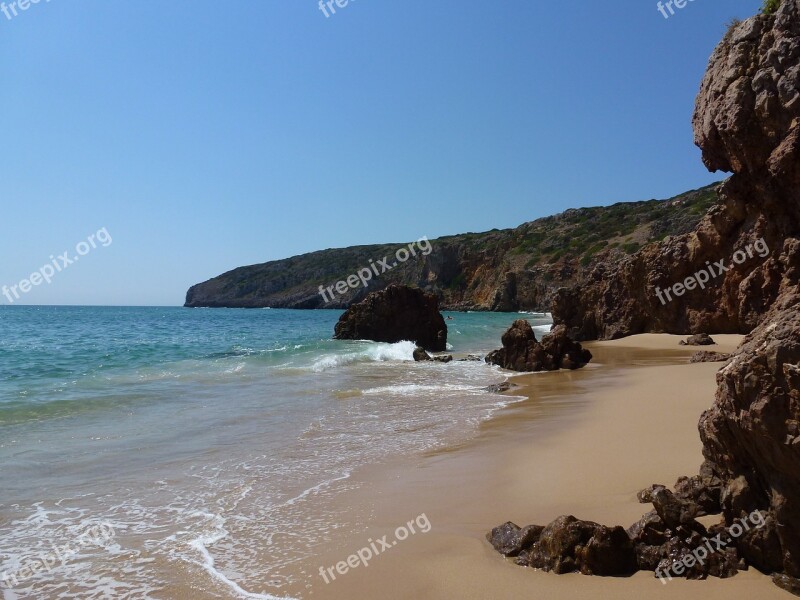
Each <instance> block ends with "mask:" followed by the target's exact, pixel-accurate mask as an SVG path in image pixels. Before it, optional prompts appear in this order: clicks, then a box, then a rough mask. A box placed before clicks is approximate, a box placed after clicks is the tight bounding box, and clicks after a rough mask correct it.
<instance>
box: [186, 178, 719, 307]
mask: <svg viewBox="0 0 800 600" xmlns="http://www.w3.org/2000/svg"><path fill="white" fill-rule="evenodd" d="M713 187H714V186H708V187H704V188H701V189H699V190H693V191H690V192H686V193H684V194H680V195H679V196H675V197H674V198H670V199H667V200H647V201H643V202H622V203H618V204H614V205H612V206H598V207H592V208H579V209H570V210H567V211H565V212H563V213H561V214H558V215H554V216H551V217H544V218H542V219H537V220H536V221H531V222H529V223H524V224H522V225H520V226H519V227H517V228H514V229H504V230H496V229H495V230H492V231H487V232H485V233H466V234H462V235H455V236H447V237H443V238H438V239H433V240H430V242H429V243H430V247H428V246H427V244H424V245H423V247H422V248H420V247H419V244H418V247H417V249H416V252H415V256H412V257H411V258H410V259H409V260H406V261H403V262H402V263H401V262H400V260H399V258H400V257H398V253H402V252H405V250H404V249H403V245H402V244H378V245H369V246H353V247H350V248H337V249H331V250H321V251H319V252H313V253H310V254H303V255H300V256H294V257H292V258H287V259H283V260H277V261H273V262H268V263H263V264H258V265H251V266H246V267H239V268H238V269H234V270H232V271H228V272H227V273H223V274H222V275H219V276H217V277H214V278H213V279H210V280H208V281H205V282H203V283H199V284H197V285H194V286H192V287H191V288H190V289H189V290H188V292H187V294H186V303H185V306H189V307H201V306H202V307H235V308H261V307H273V308H303V309H313V308H336V309H344V308H347V307H349V306H350V305H352V304H354V303H357V302H360V301H361V300H363V299H364V298H365V297H366V296H367V294H368V293H370V292H374V291H376V290H381V289H384V288H385V287H388V286H389V285H391V284H401V285H411V286H415V287H419V288H421V289H424V290H425V291H427V292H431V293H433V294H436V296H438V298H439V306H440V307H442V309H443V310H483V311H512V312H513V311H520V310H533V311H539V312H544V311H549V307H550V304H551V302H552V298H553V294H554V293H555V291H556V290H557V289H558V288H560V287H563V286H565V285H571V284H573V283H580V282H583V281H584V280H585V279H586V276H587V275H588V273H590V272H591V270H592V268H593V266H594V265H596V264H600V263H604V262H609V263H615V262H617V261H619V260H620V259H621V258H623V257H626V256H628V255H629V254H631V253H633V252H635V251H636V250H637V249H638V248H639V247H640V246H641V245H642V244H646V243H647V242H649V241H652V240H657V239H661V238H662V237H663V236H664V235H679V234H682V233H686V232H689V231H691V230H692V229H694V227H695V226H696V225H697V223H698V221H699V220H700V218H701V216H702V215H703V214H704V213H705V212H706V211H707V210H708V208H709V207H710V206H711V205H712V204H714V203H715V202H716V201H717V198H716V193H715V192H714V189H713ZM401 257H402V258H406V257H403V256H402V255H401ZM382 260H383V263H382V264H381V261H382ZM383 264H385V265H386V266H385V267H384V266H383ZM370 265H375V269H376V271H374V272H373V275H374V276H373V277H372V279H371V280H370V281H369V287H364V286H363V285H360V284H359V282H358V281H357V280H354V281H353V283H354V285H353V286H351V285H350V284H349V283H348V279H349V277H350V276H351V275H352V274H357V273H360V272H363V271H364V269H366V270H367V272H368V271H369V268H370ZM338 282H342V283H341V285H342V287H341V288H340V289H341V291H340V290H337V289H336V285H337V283H338ZM320 286H323V289H322V290H320ZM328 286H331V289H330V290H326V289H325V288H327V287H328Z"/></svg>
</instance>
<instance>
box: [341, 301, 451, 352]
mask: <svg viewBox="0 0 800 600" xmlns="http://www.w3.org/2000/svg"><path fill="white" fill-rule="evenodd" d="M334 337H335V338H336V339H337V340H373V341H375V342H389V343H395V342H402V341H406V340H408V341H412V342H415V343H416V344H417V345H418V346H421V347H422V348H424V349H425V350H428V351H430V352H441V351H443V350H445V349H446V347H447V325H446V324H445V321H444V317H442V315H441V314H440V313H439V301H438V300H437V298H436V296H434V295H433V294H426V293H425V292H423V291H422V290H420V289H418V288H411V287H408V286H401V285H390V286H389V287H387V288H386V289H385V290H381V291H379V292H373V293H371V294H370V295H369V296H367V297H366V298H365V299H364V300H363V301H362V302H359V303H358V304H354V305H353V306H351V307H350V308H349V309H348V310H347V311H346V312H345V313H344V314H343V315H342V316H341V318H340V319H339V322H338V323H337V324H336V329H335V335H334Z"/></svg>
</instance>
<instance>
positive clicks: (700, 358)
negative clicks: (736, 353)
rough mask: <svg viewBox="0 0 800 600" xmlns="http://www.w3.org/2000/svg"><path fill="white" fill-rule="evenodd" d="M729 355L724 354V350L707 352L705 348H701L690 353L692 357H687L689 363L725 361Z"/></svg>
mask: <svg viewBox="0 0 800 600" xmlns="http://www.w3.org/2000/svg"><path fill="white" fill-rule="evenodd" d="M730 357H731V355H730V354H726V353H724V352H709V351H707V350H701V351H700V352H695V353H694V354H692V357H691V358H690V359H689V362H690V363H693V364H694V363H709V362H725V361H726V360H728V359H730Z"/></svg>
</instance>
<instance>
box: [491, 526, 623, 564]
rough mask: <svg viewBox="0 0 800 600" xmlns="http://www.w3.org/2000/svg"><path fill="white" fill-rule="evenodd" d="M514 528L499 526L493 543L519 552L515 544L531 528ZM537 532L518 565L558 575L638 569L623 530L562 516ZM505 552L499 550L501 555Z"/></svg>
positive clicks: (492, 537) (521, 554)
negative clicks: (523, 532) (575, 572)
mask: <svg viewBox="0 0 800 600" xmlns="http://www.w3.org/2000/svg"><path fill="white" fill-rule="evenodd" d="M515 527H516V526H515V525H514V524H513V523H506V524H504V525H501V526H500V527H496V528H495V529H493V530H492V533H491V534H489V539H490V541H492V539H495V540H498V543H499V545H500V547H501V548H502V549H503V550H512V551H516V549H517V547H519V546H520V544H518V543H515V542H516V539H517V536H519V535H521V532H522V531H525V530H527V529H528V528H525V529H523V530H519V528H517V529H515ZM531 527H533V526H531ZM535 531H536V533H537V534H538V535H537V536H534V535H531V538H532V537H537V539H536V540H535V541H534V543H532V544H531V545H530V548H528V549H527V550H524V551H521V552H520V553H519V557H518V559H517V561H516V562H517V564H520V565H524V566H530V567H535V568H538V569H544V570H546V571H553V572H555V573H571V572H573V571H580V572H581V573H583V574H585V575H609V576H621V575H630V574H631V573H634V572H635V571H636V569H637V562H636V552H635V549H634V545H633V541H632V540H631V539H630V537H628V534H627V533H625V530H624V529H623V528H622V527H604V526H602V525H598V524H597V523H593V522H591V521H579V520H578V519H576V518H575V517H573V516H562V517H559V518H558V519H556V520H555V521H553V522H552V523H550V524H549V525H547V526H546V527H544V528H536V530H535ZM501 540H502V541H501ZM492 545H495V544H494V543H493V544H492ZM495 548H497V546H496V545H495ZM503 550H499V549H498V551H500V552H501V553H503Z"/></svg>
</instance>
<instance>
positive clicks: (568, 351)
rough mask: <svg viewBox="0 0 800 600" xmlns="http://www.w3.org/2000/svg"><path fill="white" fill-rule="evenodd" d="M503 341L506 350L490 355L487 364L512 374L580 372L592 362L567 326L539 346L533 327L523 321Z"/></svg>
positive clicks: (512, 328) (515, 323)
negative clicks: (515, 372) (518, 372)
mask: <svg viewBox="0 0 800 600" xmlns="http://www.w3.org/2000/svg"><path fill="white" fill-rule="evenodd" d="M501 341H502V343H503V347H502V348H501V349H499V350H495V351H493V352H490V353H489V354H488V355H487V356H486V362H487V363H489V364H493V365H497V366H499V367H502V368H504V369H509V370H511V371H521V372H533V371H557V370H559V369H562V368H563V369H579V368H581V367H583V366H584V365H586V364H587V363H588V362H589V361H590V360H591V359H592V354H591V352H589V351H588V350H585V349H584V348H583V347H582V346H581V345H580V344H579V343H578V342H575V341H573V340H571V339H569V337H568V336H567V331H566V328H565V327H563V326H562V327H556V328H554V329H553V331H552V332H551V333H550V334H549V335H546V336H544V339H543V340H542V342H541V343H539V342H538V341H537V340H536V334H535V333H534V331H533V328H532V327H531V325H530V323H528V321H526V320H524V319H519V320H517V321H514V324H513V325H511V327H510V328H509V329H508V330H507V331H506V332H505V333H504V334H503V337H502V339H501Z"/></svg>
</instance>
